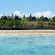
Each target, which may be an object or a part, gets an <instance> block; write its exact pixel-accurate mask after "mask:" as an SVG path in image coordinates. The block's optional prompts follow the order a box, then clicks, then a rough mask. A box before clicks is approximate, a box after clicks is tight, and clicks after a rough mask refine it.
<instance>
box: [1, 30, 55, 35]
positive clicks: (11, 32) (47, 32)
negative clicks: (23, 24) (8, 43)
mask: <svg viewBox="0 0 55 55" xmlns="http://www.w3.org/2000/svg"><path fill="white" fill-rule="evenodd" d="M0 35H55V30H0Z"/></svg>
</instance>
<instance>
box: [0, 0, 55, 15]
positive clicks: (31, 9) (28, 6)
mask: <svg viewBox="0 0 55 55" xmlns="http://www.w3.org/2000/svg"><path fill="white" fill-rule="evenodd" d="M14 11H20V12H21V14H22V13H25V14H30V13H31V14H34V13H37V12H45V11H50V12H51V13H52V14H55V0H0V14H7V15H9V14H11V13H12V12H14Z"/></svg>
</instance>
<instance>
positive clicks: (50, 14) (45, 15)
mask: <svg viewBox="0 0 55 55" xmlns="http://www.w3.org/2000/svg"><path fill="white" fill-rule="evenodd" d="M42 15H43V16H44V17H52V13H51V12H50V11H45V12H37V13H34V14H33V16H36V17H41V16H42Z"/></svg>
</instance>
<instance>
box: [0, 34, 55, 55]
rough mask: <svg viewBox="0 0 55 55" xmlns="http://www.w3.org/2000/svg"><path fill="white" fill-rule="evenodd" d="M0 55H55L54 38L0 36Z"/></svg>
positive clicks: (52, 36) (51, 36) (50, 36)
mask: <svg viewBox="0 0 55 55" xmlns="http://www.w3.org/2000/svg"><path fill="white" fill-rule="evenodd" d="M0 55H55V36H54V35H49V36H47V35H46V36H38V35H36V36H34V35H33V36H31V35H26V36H25V35H17V36H12V35H9V36H8V35H0Z"/></svg>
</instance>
